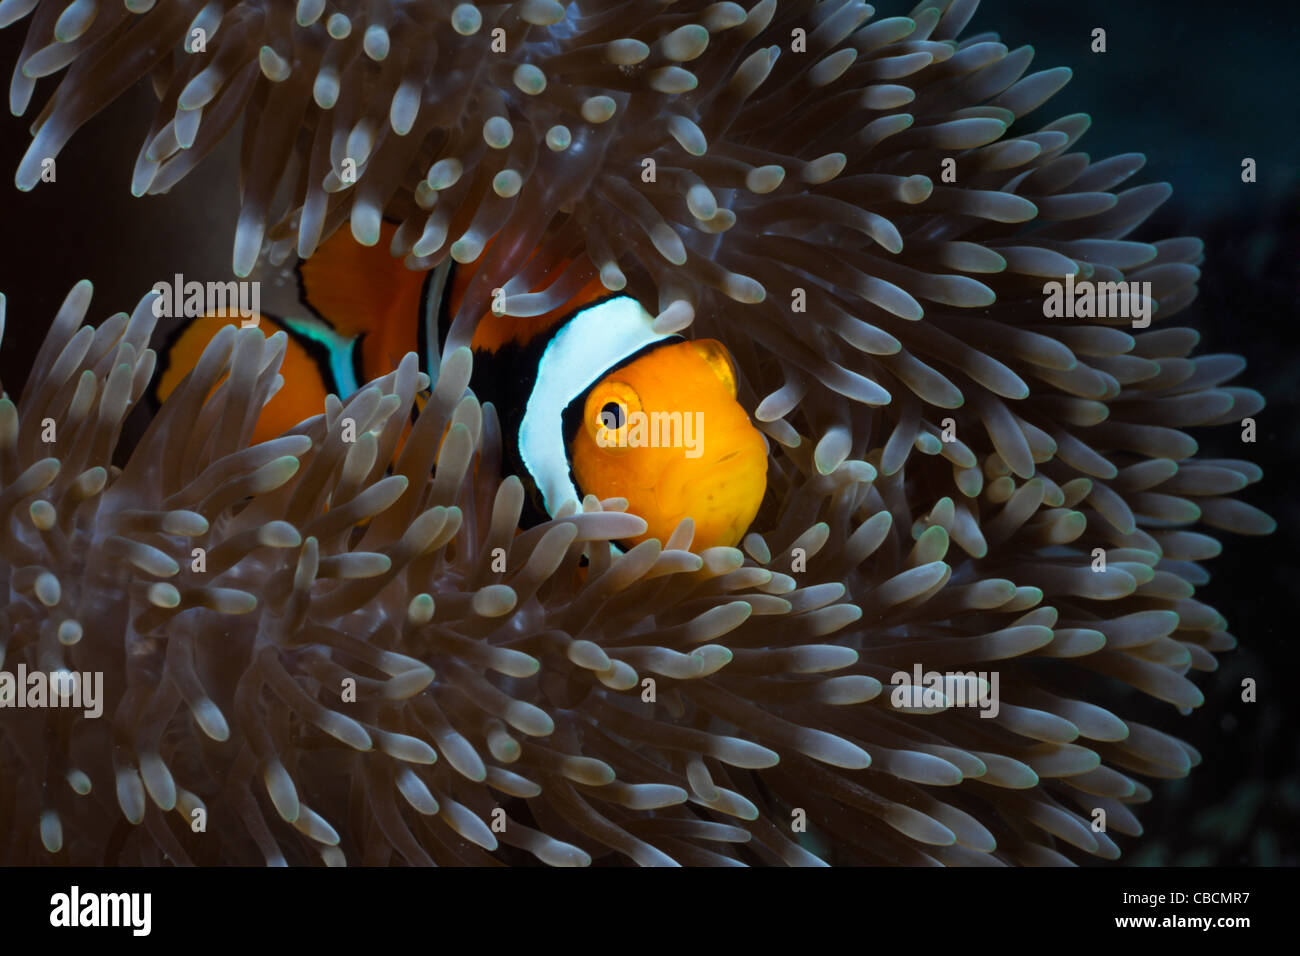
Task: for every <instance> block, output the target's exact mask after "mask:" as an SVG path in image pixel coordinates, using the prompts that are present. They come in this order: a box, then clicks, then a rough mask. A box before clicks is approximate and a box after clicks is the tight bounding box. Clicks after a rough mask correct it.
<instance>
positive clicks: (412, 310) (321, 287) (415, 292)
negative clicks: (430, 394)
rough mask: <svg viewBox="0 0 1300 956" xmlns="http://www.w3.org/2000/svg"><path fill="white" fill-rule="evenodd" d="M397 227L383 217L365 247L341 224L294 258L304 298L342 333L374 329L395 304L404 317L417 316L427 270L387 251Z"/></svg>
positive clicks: (356, 333)
mask: <svg viewBox="0 0 1300 956" xmlns="http://www.w3.org/2000/svg"><path fill="white" fill-rule="evenodd" d="M396 231H397V226H395V225H394V224H393V223H391V222H388V221H387V220H385V221H384V222H383V223H381V224H380V230H379V242H378V243H376V244H375V245H373V246H363V245H362V244H361V243H359V242H357V241H356V239H354V238H353V237H352V232H351V230H349V229H348V227H347V226H346V225H344V226H341V227H340V228H338V229H336V230H335V231H334V234H333V235H332V236H330V237H329V238H328V239H326V240H325V241H324V242H323V243H321V245H320V246H319V247H318V248H317V249H316V251H315V252H314V253H313V254H312V257H311V258H310V259H305V260H303V261H301V262H299V263H298V268H297V272H298V280H299V283H300V285H301V287H302V299H303V302H305V303H306V304H307V305H308V306H310V307H311V309H312V310H313V311H314V312H315V313H316V314H317V315H319V316H320V317H321V318H323V319H325V321H327V322H328V323H329V324H330V325H331V326H333V327H334V330H335V331H336V332H338V333H339V334H340V335H342V336H344V337H345V338H355V337H357V336H360V335H365V334H367V333H374V332H376V331H378V330H379V328H380V326H381V325H382V323H383V322H385V321H386V320H388V319H389V318H390V317H393V314H394V307H395V306H398V305H399V304H402V305H405V306H406V309H405V312H404V313H403V314H404V315H405V317H406V318H407V321H408V322H409V321H411V318H410V317H411V316H414V315H416V310H417V309H418V307H419V302H420V292H421V289H422V288H423V286H424V280H425V275H424V273H423V272H412V271H411V270H410V269H408V268H406V266H405V265H404V264H403V263H402V260H401V259H395V258H393V257H392V256H391V255H389V252H388V248H389V245H390V243H391V242H392V239H393V234H394V233H395V232H396Z"/></svg>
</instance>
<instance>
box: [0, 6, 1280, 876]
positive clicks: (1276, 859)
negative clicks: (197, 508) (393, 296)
mask: <svg viewBox="0 0 1300 956" xmlns="http://www.w3.org/2000/svg"><path fill="white" fill-rule="evenodd" d="M876 6H877V10H878V16H888V15H896V14H901V13H906V12H907V9H908V7H907V5H906V4H892V3H888V2H881V3H877V5H876ZM1095 27H1102V28H1104V29H1105V30H1106V31H1107V47H1108V51H1107V52H1106V53H1104V54H1096V53H1092V52H1091V51H1090V44H1091V39H1092V37H1091V34H1092V30H1093V29H1094V28H1095ZM985 30H994V31H997V32H998V33H1000V34H1001V35H1002V39H1003V40H1004V41H1005V42H1007V43H1008V44H1009V45H1011V46H1012V47H1016V46H1020V45H1022V44H1025V43H1031V44H1032V45H1033V46H1034V48H1035V50H1036V56H1035V59H1034V67H1033V68H1035V69H1041V68H1046V67H1052V66H1069V67H1071V68H1072V69H1073V70H1074V78H1073V80H1072V81H1071V83H1070V84H1069V85H1068V86H1067V87H1066V88H1065V89H1064V90H1063V91H1062V92H1061V93H1059V94H1057V95H1056V96H1055V97H1054V98H1053V99H1052V100H1051V101H1050V102H1049V103H1048V104H1047V105H1046V106H1045V107H1043V108H1042V109H1041V110H1040V111H1038V112H1037V113H1036V114H1034V118H1035V119H1036V120H1037V121H1038V122H1039V123H1046V122H1048V121H1049V120H1051V119H1053V118H1055V117H1057V116H1062V115H1066V114H1068V113H1073V112H1087V113H1089V114H1090V115H1091V116H1092V117H1093V126H1092V128H1091V129H1090V130H1089V132H1088V133H1087V134H1086V135H1085V136H1084V138H1083V140H1082V141H1081V143H1080V145H1079V146H1078V147H1076V148H1081V149H1084V150H1086V151H1088V152H1089V153H1091V155H1092V156H1094V157H1095V158H1100V157H1103V156H1109V155H1114V154H1116V153H1122V152H1132V151H1141V152H1144V153H1145V154H1146V155H1147V157H1148V164H1147V167H1146V169H1145V170H1143V171H1142V172H1141V173H1139V175H1138V177H1137V178H1136V181H1138V182H1157V181H1168V182H1170V183H1172V184H1173V186H1174V195H1173V198H1172V199H1171V200H1170V201H1169V202H1168V203H1166V204H1165V205H1164V206H1163V207H1162V208H1161V209H1160V210H1159V211H1158V212H1157V213H1156V214H1155V215H1154V216H1153V217H1152V219H1151V220H1149V222H1148V223H1147V224H1146V225H1145V226H1144V227H1143V228H1142V229H1141V230H1140V231H1139V232H1138V233H1137V235H1136V238H1139V239H1158V238H1165V237H1168V236H1175V235H1197V236H1200V237H1202V238H1203V239H1204V240H1205V242H1206V256H1205V263H1204V265H1203V270H1204V276H1203V278H1202V280H1201V284H1200V288H1201V293H1200V298H1199V300H1198V302H1197V303H1196V304H1195V305H1194V306H1192V308H1190V309H1189V310H1188V311H1186V312H1184V313H1183V314H1182V315H1181V316H1180V317H1179V318H1180V321H1181V322H1182V323H1183V324H1190V325H1194V326H1195V327H1197V328H1198V329H1200V330H1201V332H1202V335H1203V350H1204V351H1207V352H1236V353H1240V354H1242V355H1245V356H1246V358H1247V359H1248V361H1249V367H1248V369H1247V371H1246V373H1245V374H1244V375H1243V376H1242V377H1241V379H1240V380H1239V381H1238V382H1237V383H1235V384H1245V385H1249V386H1250V387H1253V388H1256V389H1258V390H1259V391H1261V392H1263V393H1264V395H1265V396H1266V397H1267V399H1268V407H1267V408H1266V409H1265V410H1264V411H1263V412H1262V413H1261V414H1260V415H1259V416H1258V425H1259V437H1258V442H1257V443H1256V444H1255V445H1254V446H1243V445H1242V444H1241V443H1240V441H1239V432H1238V430H1237V429H1235V428H1223V429H1217V430H1215V432H1213V433H1206V432H1201V433H1198V435H1197V438H1198V439H1199V440H1200V441H1201V445H1202V449H1203V451H1204V452H1205V453H1206V454H1209V455H1213V456H1221V457H1244V458H1249V459H1252V460H1254V461H1256V462H1258V463H1260V464H1261V465H1262V466H1263V467H1264V469H1265V479H1264V481H1263V482H1262V483H1260V484H1259V485H1257V486H1255V487H1253V488H1252V489H1250V490H1249V491H1248V492H1247V493H1246V495H1245V497H1246V499H1247V500H1249V501H1251V502H1252V503H1253V504H1255V505H1257V506H1259V507H1262V508H1264V509H1265V510H1267V511H1268V512H1269V513H1270V514H1272V515H1273V516H1274V517H1275V518H1277V519H1278V522H1279V529H1278V531H1277V532H1276V533H1275V534H1274V535H1273V536H1272V537H1271V538H1269V539H1267V540H1263V541H1260V540H1255V539H1241V538H1236V537H1234V536H1231V535H1225V536H1224V539H1225V540H1224V545H1225V547H1224V553H1223V555H1222V556H1221V557H1219V558H1217V559H1215V560H1214V561H1212V562H1210V564H1209V569H1210V571H1211V573H1212V575H1213V580H1212V581H1211V583H1210V584H1209V585H1208V586H1207V587H1206V588H1204V589H1203V590H1201V591H1200V592H1198V597H1199V598H1201V599H1202V600H1205V601H1207V602H1208V603H1210V604H1212V605H1214V606H1215V607H1217V608H1219V609H1220V610H1221V611H1222V612H1223V613H1224V614H1225V615H1226V616H1227V617H1228V619H1229V625H1230V628H1231V630H1232V631H1233V633H1234V634H1236V635H1237V637H1238V638H1239V640H1240V642H1241V646H1240V648H1239V649H1238V650H1236V651H1235V652H1232V653H1229V654H1226V655H1221V657H1220V660H1221V666H1220V669H1219V670H1218V671H1217V672H1216V673H1214V674H1210V675H1201V676H1200V677H1198V678H1197V683H1198V686H1200V687H1201V688H1202V690H1203V691H1204V692H1205V696H1206V702H1205V704H1204V706H1202V707H1201V708H1199V709H1198V710H1197V711H1196V712H1195V713H1194V714H1192V715H1191V716H1190V717H1187V718H1185V719H1181V720H1174V719H1171V716H1172V715H1171V714H1170V713H1169V709H1168V707H1167V706H1164V705H1159V706H1157V707H1154V708H1151V709H1150V711H1149V714H1148V713H1147V712H1143V717H1144V718H1146V717H1147V716H1149V717H1150V720H1149V722H1151V723H1154V724H1156V725H1157V726H1160V727H1162V728H1163V729H1166V730H1172V731H1173V732H1175V733H1177V734H1178V735H1179V736H1181V737H1183V738H1184V739H1186V740H1189V741H1191V742H1192V743H1193V744H1195V746H1197V747H1198V748H1199V749H1200V751H1201V753H1202V754H1203V755H1204V757H1205V764H1204V765H1203V766H1202V767H1200V768H1199V769H1198V770H1196V771H1194V772H1193V773H1192V775H1191V777H1190V778H1189V779H1187V780H1182V781H1175V782H1168V783H1163V784H1160V785H1159V786H1157V787H1156V799H1155V801H1154V804H1153V805H1152V806H1150V807H1149V808H1147V809H1145V810H1143V811H1142V812H1141V818H1142V821H1143V823H1144V825H1145V826H1146V829H1147V835H1146V837H1145V838H1144V839H1142V840H1141V841H1136V842H1135V841H1132V840H1128V839H1125V838H1120V839H1121V845H1122V847H1123V848H1124V850H1125V858H1124V859H1125V861H1126V862H1127V863H1129V864H1139V865H1140V864H1143V863H1173V864H1181V865H1243V864H1266V865H1276V864H1287V865H1295V864H1297V863H1300V825H1298V821H1300V771H1298V770H1297V767H1300V733H1298V730H1300V666H1297V665H1300V654H1298V653H1297V611H1296V608H1297V603H1296V602H1297V600H1298V599H1300V568H1298V567H1297V560H1296V554H1295V547H1296V541H1297V536H1296V531H1297V529H1300V502H1298V501H1297V497H1296V494H1295V491H1296V488H1295V484H1294V475H1295V471H1294V469H1295V468H1296V465H1297V463H1300V428H1297V415H1300V329H1298V328H1297V322H1298V320H1300V310H1298V309H1297V305H1296V303H1297V300H1298V299H1300V158H1298V157H1297V148H1298V147H1300V107H1298V106H1297V93H1300V83H1298V82H1297V72H1298V71H1297V61H1298V60H1300V13H1297V8H1296V5H1295V4H1294V3H1292V2H1290V0H1270V2H1260V3H1250V4H1225V3H1214V2H1210V0H1091V2H1088V0H1082V2H1077V0H1076V2H1065V0H986V2H985V4H984V5H983V6H982V7H981V9H980V11H979V12H978V13H977V14H976V17H975V20H974V21H973V22H972V25H971V27H970V28H969V29H968V31H967V32H968V33H970V32H980V31H985ZM21 39H22V37H21V30H20V29H19V28H15V29H9V30H5V31H0V64H3V65H4V67H5V69H6V70H8V69H9V68H10V65H11V64H12V63H13V62H14V61H15V59H16V56H17V52H18V49H19V46H20V45H21ZM50 88H51V83H50V82H49V81H48V80H47V81H45V82H44V83H43V84H42V85H41V86H39V87H38V89H37V94H36V98H35V101H34V103H35V105H34V106H33V107H32V109H31V110H30V111H29V113H28V116H27V117H26V118H24V119H16V118H14V117H11V116H9V115H8V112H7V111H4V112H3V113H0V174H3V180H2V181H0V292H3V293H5V294H6V296H7V297H8V316H9V318H8V327H7V329H6V332H5V347H4V350H3V353H0V376H2V377H3V380H4V382H5V383H6V386H7V388H8V389H9V390H10V391H11V392H15V393H16V392H17V391H18V390H19V389H20V388H21V384H22V381H23V379H24V378H25V377H26V363H28V362H29V361H30V357H31V355H33V354H34V350H35V348H36V347H37V346H38V345H39V343H40V341H41V338H42V337H43V335H44V332H45V328H46V326H47V325H48V323H49V321H50V319H51V318H52V317H53V315H54V312H55V311H56V309H57V308H58V305H59V303H60V302H61V301H62V299H63V296H64V295H65V294H66V292H67V290H68V288H69V287H70V286H71V285H72V283H73V282H75V281H76V280H77V279H80V278H83V277H89V278H91V279H93V280H94V282H95V287H96V295H95V301H94V303H93V304H92V306H91V318H92V319H93V320H95V321H100V320H102V319H103V318H104V317H106V316H107V315H109V314H110V313H112V312H115V311H119V310H129V309H130V308H131V307H132V306H133V305H134V303H135V302H136V301H137V300H138V299H139V298H140V296H142V295H143V294H144V293H145V292H147V291H148V289H149V288H150V286H152V284H153V283H154V282H155V281H158V280H159V279H160V278H169V277H170V276H171V275H172V274H173V273H174V272H178V271H179V272H184V273H190V274H194V275H210V276H213V277H217V276H219V275H221V274H223V273H224V272H225V271H226V270H228V268H229V262H230V250H231V241H232V235H233V225H234V221H233V215H232V209H233V204H234V202H235V199H236V193H235V190H236V179H235V154H234V151H233V143H228V144H226V146H225V148H223V149H221V150H219V151H218V152H217V153H216V154H214V155H213V156H211V157H209V159H208V160H207V161H206V162H205V165H204V166H202V167H200V170H199V173H198V174H194V175H191V176H189V177H187V178H186V179H185V180H183V181H182V182H181V183H180V184H179V185H178V186H177V187H176V188H175V189H174V190H173V191H172V193H171V194H170V195H169V196H165V197H156V198H144V199H135V198H133V197H132V196H131V195H130V193H129V184H130V176H131V169H132V166H133V164H134V161H135V156H136V153H137V151H138V149H139V142H140V137H141V136H142V135H143V131H144V129H145V128H147V117H148V116H150V115H151V114H152V110H153V97H152V93H151V92H150V91H149V90H148V89H147V87H145V88H137V89H134V90H132V91H130V92H129V93H128V94H127V95H126V96H124V97H123V98H122V100H121V101H119V102H118V103H116V104H114V106H113V107H112V108H111V109H109V110H107V111H106V112H105V113H103V114H101V115H100V116H97V117H96V118H95V119H93V120H92V121H91V122H90V123H88V124H87V126H86V127H85V128H83V130H82V131H81V132H80V133H78V134H77V136H75V137H74V138H73V140H72V142H71V143H70V145H69V146H68V147H67V148H66V149H65V150H64V151H63V152H62V153H61V154H60V156H59V159H58V182H57V183H54V184H44V185H41V186H39V187H38V188H37V189H36V190H35V191H34V192H33V193H30V194H26V195H24V194H19V193H17V192H16V190H14V189H13V188H12V186H10V185H9V183H10V182H11V180H10V179H9V177H10V176H11V174H12V171H13V170H15V169H16V168H17V165H18V160H19V158H20V157H21V155H22V153H23V151H24V150H25V149H26V146H27V142H28V134H27V126H28V123H29V122H30V120H31V118H33V117H34V116H35V115H36V112H38V111H39V107H40V105H41V104H42V103H43V102H44V97H45V96H46V95H48V91H49V89H50ZM1247 156H1249V157H1252V158H1254V159H1255V160H1256V162H1257V164H1258V181H1257V182H1255V183H1243V182H1242V181H1241V161H1242V159H1243V158H1244V157H1247ZM1244 677H1253V678H1254V679H1255V680H1256V681H1257V683H1258V702H1257V703H1254V704H1247V703H1243V702H1242V701H1241V700H1240V684H1241V680H1242V679H1243V678H1244ZM1292 681H1297V682H1298V683H1294V684H1293V683H1292ZM1122 712H1129V711H1122Z"/></svg>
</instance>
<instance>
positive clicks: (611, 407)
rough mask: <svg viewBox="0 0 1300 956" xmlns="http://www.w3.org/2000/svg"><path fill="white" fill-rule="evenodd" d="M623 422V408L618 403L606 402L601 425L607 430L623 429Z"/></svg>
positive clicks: (601, 413) (601, 416) (601, 415)
mask: <svg viewBox="0 0 1300 956" xmlns="http://www.w3.org/2000/svg"><path fill="white" fill-rule="evenodd" d="M623 422H624V416H623V406H622V405H620V404H619V403H618V402H606V403H605V407H604V408H602V409H601V410H600V423H601V424H602V425H604V426H605V427H606V428H622V427H623Z"/></svg>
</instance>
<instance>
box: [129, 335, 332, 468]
mask: <svg viewBox="0 0 1300 956" xmlns="http://www.w3.org/2000/svg"><path fill="white" fill-rule="evenodd" d="M257 320H258V328H259V329H260V330H261V332H262V334H263V335H265V336H266V337H267V338H270V337H271V336H272V335H274V334H275V333H276V332H285V333H286V334H287V335H288V337H289V341H288V344H287V346H286V348H285V354H284V361H283V362H282V363H281V365H280V375H281V377H283V379H284V386H283V387H282V388H281V389H280V390H279V391H278V392H276V393H275V394H274V395H273V396H271V399H270V401H268V402H267V403H266V405H265V406H263V408H262V412H261V414H260V415H259V416H258V420H257V426H256V428H255V429H254V431H253V437H252V442H253V443H254V444H256V443H259V442H264V441H269V440H270V439H272V438H275V437H277V436H279V435H281V434H283V433H284V432H285V431H287V430H289V429H290V428H293V427H294V426H295V425H297V424H298V423H299V422H301V421H303V420H305V419H308V418H311V417H312V416H313V415H319V414H321V413H322V412H323V411H324V410H325V396H326V395H327V394H330V393H331V392H334V391H335V389H336V386H335V383H334V382H333V381H332V375H331V372H330V366H331V356H330V354H329V351H328V348H327V347H326V346H325V345H324V344H323V343H322V342H321V341H319V340H316V339H313V338H310V337H307V336H304V335H302V334H301V333H299V332H298V331H297V330H295V329H294V328H293V327H292V326H293V324H292V323H289V322H286V321H285V320H282V319H279V318H277V317H276V316H272V315H260V316H257ZM240 322H241V320H240V318H239V317H237V316H221V315H203V316H200V317H198V318H196V319H193V320H191V321H189V322H187V323H186V324H185V325H183V326H182V327H181V328H180V329H179V330H178V331H177V332H176V334H175V335H174V336H173V337H172V338H171V339H170V341H168V343H167V344H166V345H165V346H164V348H163V349H162V350H161V356H160V357H161V360H162V361H161V366H162V367H161V372H160V373H159V374H158V375H157V377H156V378H155V380H154V382H155V384H154V388H153V399H154V401H155V402H157V403H159V404H161V403H162V402H163V401H165V400H166V399H167V397H168V396H169V395H170V394H171V393H172V392H174V391H175V390H176V388H177V386H178V385H180V383H181V382H182V381H183V380H184V378H185V376H187V375H189V374H190V372H191V371H193V370H194V367H195V366H196V365H197V364H198V362H199V358H200V357H201V356H202V355H203V350H204V349H205V348H207V346H208V343H209V342H211V341H212V339H213V338H214V337H215V336H216V334H217V333H218V332H220V331H221V329H222V328H223V327H225V326H227V325H236V326H237V325H239V324H240ZM224 381H225V377H223V378H222V379H221V381H220V382H218V383H217V384H216V385H215V386H214V390H215V389H216V388H218V387H220V385H221V382H224Z"/></svg>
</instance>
